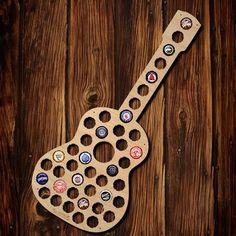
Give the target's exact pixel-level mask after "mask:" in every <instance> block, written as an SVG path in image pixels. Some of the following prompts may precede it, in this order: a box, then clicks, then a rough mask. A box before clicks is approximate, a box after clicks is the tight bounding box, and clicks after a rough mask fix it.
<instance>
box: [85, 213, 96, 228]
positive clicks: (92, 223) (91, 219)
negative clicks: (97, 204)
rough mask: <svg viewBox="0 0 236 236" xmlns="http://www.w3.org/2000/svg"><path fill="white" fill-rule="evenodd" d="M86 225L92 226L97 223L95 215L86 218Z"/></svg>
mask: <svg viewBox="0 0 236 236" xmlns="http://www.w3.org/2000/svg"><path fill="white" fill-rule="evenodd" d="M87 225H88V226H89V227H91V228H94V227H96V226H97V225H98V218H97V217H95V216H91V217H89V218H88V219H87Z"/></svg>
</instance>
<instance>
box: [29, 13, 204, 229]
mask: <svg viewBox="0 0 236 236" xmlns="http://www.w3.org/2000/svg"><path fill="white" fill-rule="evenodd" d="M199 28H200V23H199V22H198V21H197V19H196V18H195V17H193V16H192V15H190V14H189V13H187V12H183V11H177V13H176V14H175V16H174V18H173V19H172V21H171V22H170V24H169V26H168V27H167V29H166V30H165V32H164V34H163V40H162V43H161V45H160V47H159V48H158V49H157V51H156V52H155V54H154V55H153V57H152V58H151V60H150V62H149V64H148V65H147V66H146V68H145V69H144V71H143V72H142V74H141V75H140V77H139V79H138V81H137V82H136V84H135V85H134V86H133V88H132V90H131V91H130V93H129V94H128V96H127V98H126V99H125V101H124V102H123V104H122V105H121V107H120V109H119V110H114V109H110V108H102V107H100V108H94V109H91V110H90V111H88V112H86V113H85V114H84V116H83V117H82V119H81V121H80V123H79V127H78V130H77V132H76V134H75V136H74V138H73V139H72V140H71V141H69V142H68V143H66V144H63V145H61V146H60V147H57V148H55V149H53V150H51V151H49V152H48V153H46V154H45V155H44V156H43V157H41V158H40V159H39V161H38V163H37V165H36V167H35V170H34V173H33V179H32V187H33V192H34V194H35V196H36V198H37V199H38V201H39V202H40V203H41V204H42V205H43V206H44V207H45V208H46V209H47V210H49V211H50V212H52V213H53V214H55V215H57V216H58V217H60V218H61V219H63V220H64V221H66V222H68V223H70V224H72V225H74V226H76V227H77V228H80V229H83V230H86V231H89V232H103V231H106V230H108V229H110V228H112V227H113V226H114V225H116V224H117V223H118V222H119V221H120V220H121V218H122V217H123V215H124V213H125V211H126V209H127V206H128V200H129V173H130V171H131V170H132V169H133V168H134V167H136V166H137V165H139V164H140V163H141V162H142V161H144V159H145V158H146V156H147V153H148V146H149V145H148V139H147V135H146V133H145V132H144V130H143V129H142V127H141V126H140V125H139V124H138V123H137V119H138V117H139V116H140V114H141V113H142V111H143V109H144V108H145V106H146V105H147V103H148V102H149V101H150V99H151V97H152V95H153V94H154V92H155V91H156V90H157V88H158V87H159V85H160V83H161V81H162V80H163V78H164V76H165V75H166V73H167V72H168V70H169V69H170V67H171V65H172V64H173V62H174V61H175V59H176V58H177V56H178V55H179V53H180V52H183V51H185V50H186V48H187V47H188V46H189V45H190V43H191V41H192V40H193V38H194V36H195V35H196V34H197V32H198V30H199ZM176 35H177V36H180V39H178V38H177V39H175V36H176ZM159 62H162V63H161V66H159ZM102 148H103V151H102V152H100V151H99V150H101V149H102ZM101 153H103V156H102V157H101V155H99V154H101ZM104 153H105V155H104Z"/></svg>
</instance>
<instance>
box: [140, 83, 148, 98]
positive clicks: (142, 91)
mask: <svg viewBox="0 0 236 236" xmlns="http://www.w3.org/2000/svg"><path fill="white" fill-rule="evenodd" d="M148 92H149V88H148V86H147V85H145V84H142V85H139V87H138V94H139V95H141V96H146V95H148Z"/></svg>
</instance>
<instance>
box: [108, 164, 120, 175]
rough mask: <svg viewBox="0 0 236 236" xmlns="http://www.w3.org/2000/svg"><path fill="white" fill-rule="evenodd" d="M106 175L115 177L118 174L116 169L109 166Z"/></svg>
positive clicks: (113, 166)
mask: <svg viewBox="0 0 236 236" xmlns="http://www.w3.org/2000/svg"><path fill="white" fill-rule="evenodd" d="M107 174H108V175H110V176H116V175H117V174H118V167H117V166H115V165H109V166H108V167H107Z"/></svg>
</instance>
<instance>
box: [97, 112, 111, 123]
mask: <svg viewBox="0 0 236 236" xmlns="http://www.w3.org/2000/svg"><path fill="white" fill-rule="evenodd" d="M99 119H100V121H102V122H108V121H109V120H110V119H111V114H110V112H108V111H102V112H101V113H100V114H99Z"/></svg>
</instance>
